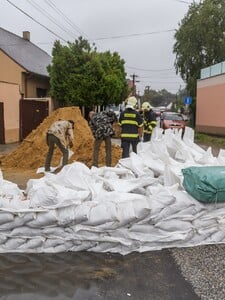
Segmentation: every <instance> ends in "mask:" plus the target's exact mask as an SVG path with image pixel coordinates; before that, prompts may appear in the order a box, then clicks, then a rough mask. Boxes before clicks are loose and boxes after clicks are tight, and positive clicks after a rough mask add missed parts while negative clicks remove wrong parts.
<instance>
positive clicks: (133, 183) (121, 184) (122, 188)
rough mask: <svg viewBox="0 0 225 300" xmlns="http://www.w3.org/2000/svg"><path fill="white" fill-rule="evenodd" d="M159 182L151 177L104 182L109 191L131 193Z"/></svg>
mask: <svg viewBox="0 0 225 300" xmlns="http://www.w3.org/2000/svg"><path fill="white" fill-rule="evenodd" d="M156 182H157V179H156V178H153V177H150V176H144V177H138V178H131V179H123V180H121V179H112V178H110V179H109V180H106V179H105V180H104V183H105V185H106V186H107V190H111V191H117V192H125V193H129V192H132V191H134V190H135V189H138V188H143V187H147V186H149V185H152V184H154V183H156Z"/></svg>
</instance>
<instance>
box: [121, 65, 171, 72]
mask: <svg viewBox="0 0 225 300" xmlns="http://www.w3.org/2000/svg"><path fill="white" fill-rule="evenodd" d="M126 67H127V68H128V69H134V70H137V71H146V72H162V71H171V70H174V69H173V68H170V69H142V68H137V67H130V66H126Z"/></svg>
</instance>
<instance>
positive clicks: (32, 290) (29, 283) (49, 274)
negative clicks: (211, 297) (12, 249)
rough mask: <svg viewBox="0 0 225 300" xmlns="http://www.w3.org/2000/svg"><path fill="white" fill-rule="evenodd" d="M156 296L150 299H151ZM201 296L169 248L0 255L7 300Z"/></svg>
mask: <svg viewBox="0 0 225 300" xmlns="http://www.w3.org/2000/svg"><path fill="white" fill-rule="evenodd" d="M149 295H151V298H149ZM168 295H170V296H171V299H173V300H180V299H183V300H185V299H188V300H189V299H192V300H195V299H198V297H196V295H195V294H194V292H193V290H192V288H191V286H190V284H189V283H188V282H187V281H185V279H184V278H183V277H182V276H181V275H180V272H179V270H178V268H177V266H176V264H175V262H174V260H173V258H172V257H171V255H170V254H169V252H168V251H167V250H162V251H151V252H145V253H131V254H129V255H126V256H122V255H119V254H109V253H107V254H104V253H93V252H66V253H57V254H55V253H48V254H46V253H45V254H23V253H21V254H9V253H8V254H0V299H4V300H30V299H38V300H47V299H51V300H52V299H54V300H57V299H59V300H66V299H76V300H89V299H90V300H124V299H128V298H129V300H149V299H154V300H161V299H168V298H167V297H168Z"/></svg>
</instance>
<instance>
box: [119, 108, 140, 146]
mask: <svg viewBox="0 0 225 300" xmlns="http://www.w3.org/2000/svg"><path fill="white" fill-rule="evenodd" d="M119 125H120V126H121V139H124V140H138V139H139V128H140V127H142V126H143V119H142V117H141V115H140V113H139V112H138V111H136V110H134V109H132V108H126V109H125V110H124V111H123V112H121V114H120V117H119Z"/></svg>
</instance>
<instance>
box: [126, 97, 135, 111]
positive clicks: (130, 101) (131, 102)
mask: <svg viewBox="0 0 225 300" xmlns="http://www.w3.org/2000/svg"><path fill="white" fill-rule="evenodd" d="M136 106H137V99H136V98H135V97H134V96H132V97H129V98H128V99H127V107H131V108H135V107H136Z"/></svg>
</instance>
